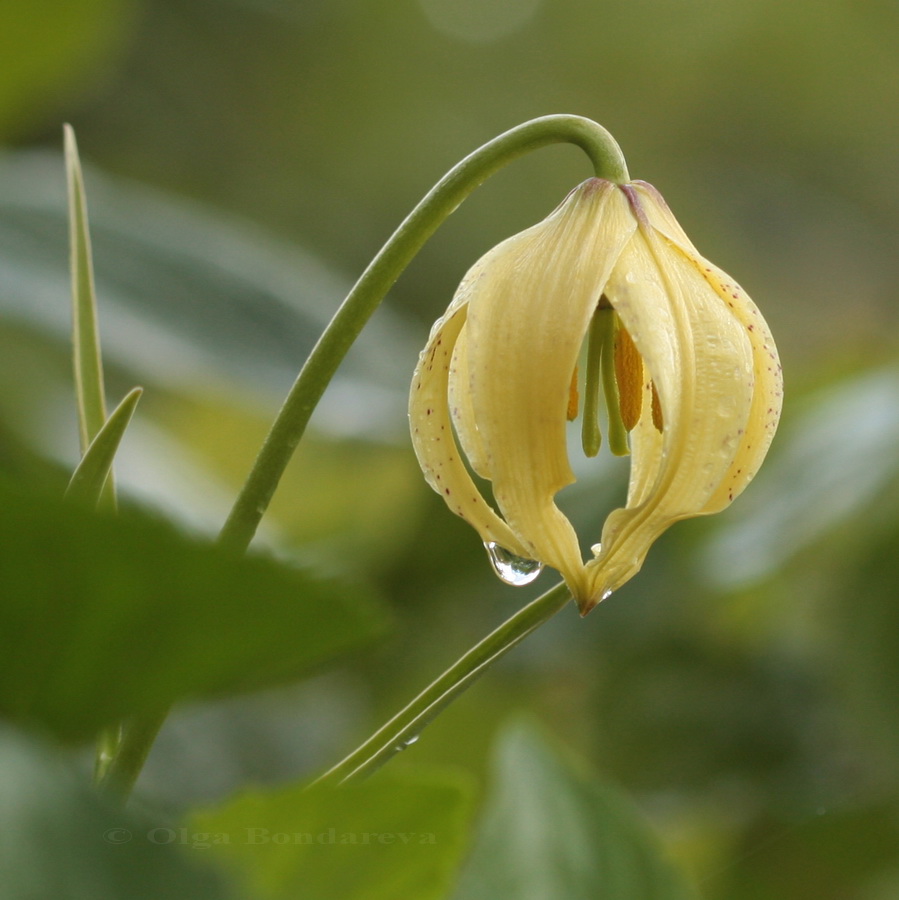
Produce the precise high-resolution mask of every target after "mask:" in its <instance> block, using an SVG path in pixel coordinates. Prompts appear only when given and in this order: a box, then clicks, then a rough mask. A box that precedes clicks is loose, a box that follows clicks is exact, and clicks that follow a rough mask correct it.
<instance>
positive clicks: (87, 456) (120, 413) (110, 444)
mask: <svg viewBox="0 0 899 900" xmlns="http://www.w3.org/2000/svg"><path fill="white" fill-rule="evenodd" d="M142 394H143V388H139V387H136V388H133V389H132V390H131V391H129V392H128V393H127V394H126V395H125V397H124V399H123V400H122V402H121V403H120V404H119V405H118V406H117V407H116V408H115V409H114V410H113V411H112V413H111V414H110V416H109V418H108V419H107V420H106V422H105V423H104V424H103V427H102V428H101V429H100V430H99V431H98V432H97V434H96V436H95V437H94V439H93V440H92V441H91V442H90V446H88V448H87V450H86V451H85V453H84V456H82V457H81V461H80V462H79V463H78V465H77V466H76V468H75V471H74V472H73V473H72V479H71V481H70V482H69V486H68V488H67V490H66V497H68V498H69V499H71V500H75V501H76V502H79V503H83V504H85V505H92V506H96V504H97V503H98V502H99V500H100V496H101V494H102V493H103V486H104V485H105V484H106V481H107V478H108V476H109V474H110V472H111V471H112V462H113V460H114V459H115V455H116V451H117V450H118V449H119V444H120V443H121V441H122V437H123V436H124V434H125V430H126V429H127V428H128V425H129V423H130V422H131V417H132V416H133V415H134V410H135V408H136V407H137V403H138V401H139V400H140V398H141V395H142Z"/></svg>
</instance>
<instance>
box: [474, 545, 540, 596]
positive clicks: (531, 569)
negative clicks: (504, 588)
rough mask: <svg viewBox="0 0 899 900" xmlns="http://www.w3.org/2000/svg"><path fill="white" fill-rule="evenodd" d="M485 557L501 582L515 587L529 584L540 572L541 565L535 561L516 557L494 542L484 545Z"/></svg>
mask: <svg viewBox="0 0 899 900" xmlns="http://www.w3.org/2000/svg"><path fill="white" fill-rule="evenodd" d="M484 547H485V549H486V550H487V555H488V556H489V557H490V565H492V566H493V571H494V572H496V574H497V575H498V576H499V578H500V580H501V581H505V583H506V584H511V585H513V586H515V587H522V586H523V585H525V584H530V583H531V582H532V581H533V580H534V579H535V578H536V577H537V576H538V575H539V574H540V573H541V572H542V571H543V563H542V562H538V561H537V560H536V559H527V558H526V557H524V556H516V555H515V554H514V553H512V552H511V551H510V550H506V548H505V547H501V546H500V545H499V544H497V543H496V541H489V542H488V543H486V544H484Z"/></svg>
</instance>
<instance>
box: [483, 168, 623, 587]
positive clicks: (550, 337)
mask: <svg viewBox="0 0 899 900" xmlns="http://www.w3.org/2000/svg"><path fill="white" fill-rule="evenodd" d="M635 227H636V222H635V220H634V217H633V214H632V213H631V211H630V208H629V206H628V203H627V201H626V198H625V197H624V196H623V195H622V194H621V193H620V191H619V190H618V189H617V188H616V187H614V186H613V185H611V184H610V183H609V182H604V181H599V180H596V179H593V180H591V181H589V182H585V184H584V185H581V186H580V187H579V188H578V189H577V190H576V191H575V192H574V193H573V194H572V195H570V196H569V198H568V200H566V202H565V203H563V204H562V206H561V207H559V209H557V210H556V212H555V213H553V214H552V215H551V216H550V217H549V218H548V219H546V220H544V221H543V222H541V223H540V224H539V225H537V226H535V227H534V228H531V229H529V230H528V231H525V232H523V233H522V234H519V235H516V236H515V237H513V238H511V239H509V240H508V241H506V242H504V243H503V244H501V245H500V246H499V247H497V248H495V250H493V251H491V253H490V254H488V255H489V257H490V262H489V265H485V266H484V268H483V269H482V278H481V280H480V281H479V284H478V288H477V290H476V291H474V292H473V293H472V297H471V302H470V308H469V318H468V324H467V348H466V352H467V355H468V360H467V364H468V368H469V378H470V384H471V401H472V409H473V416H474V419H475V420H476V421H477V423H478V429H479V433H480V439H481V441H482V442H483V451H484V465H485V469H486V471H487V472H489V473H490V474H491V475H492V479H493V490H494V496H495V497H496V501H497V504H498V505H499V508H500V509H501V510H502V513H503V516H504V517H505V519H506V521H507V522H508V523H509V525H510V527H511V528H512V529H513V530H514V531H515V533H516V534H517V535H518V536H519V537H520V539H521V541H522V543H523V544H524V545H525V546H526V547H527V548H528V550H529V554H530V555H532V556H534V557H535V558H536V559H539V560H541V561H542V562H544V563H546V564H548V565H551V566H553V567H554V568H556V569H558V570H559V571H560V572H561V573H562V574H563V576H564V577H565V579H566V581H567V582H568V584H569V586H570V587H571V588H572V590H573V591H574V592H575V593H576V594H578V595H579V596H583V593H584V581H583V579H584V566H583V559H582V556H581V551H580V548H579V545H578V540H577V537H576V535H575V533H574V530H573V529H572V527H571V525H570V523H569V522H568V519H567V518H566V517H565V516H564V515H563V514H562V513H561V512H560V510H559V509H558V508H557V507H556V505H555V503H554V497H555V495H556V493H557V492H558V491H559V490H561V489H562V488H563V487H565V485H568V484H570V483H571V482H572V481H573V480H574V477H573V475H572V472H571V468H570V465H569V461H568V453H567V446H566V412H567V407H568V398H569V392H570V385H571V373H572V371H573V369H574V366H575V364H576V362H577V359H578V355H579V353H580V349H581V344H582V341H583V337H584V334H585V332H586V330H587V326H588V324H589V322H590V318H591V316H592V314H593V311H594V309H595V308H596V305H597V303H598V301H599V298H600V295H601V294H602V290H603V287H604V285H605V282H606V280H607V279H608V277H609V274H610V272H611V270H612V268H613V266H614V264H615V261H616V259H617V257H618V254H619V253H620V251H621V248H622V246H623V245H624V244H625V243H626V242H627V240H628V239H629V238H630V236H631V234H632V233H633V231H634V229H635Z"/></svg>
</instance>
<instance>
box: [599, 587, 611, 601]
mask: <svg viewBox="0 0 899 900" xmlns="http://www.w3.org/2000/svg"><path fill="white" fill-rule="evenodd" d="M611 596H612V589H611V588H608V589H607V590H604V591H603V592H602V596H601V597H600V598H599V599H600V600H608V599H609V597H611Z"/></svg>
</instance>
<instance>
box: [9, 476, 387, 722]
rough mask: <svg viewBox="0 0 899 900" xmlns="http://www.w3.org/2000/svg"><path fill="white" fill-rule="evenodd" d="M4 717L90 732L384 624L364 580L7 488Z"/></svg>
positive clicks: (276, 677) (297, 663) (283, 668)
mask: <svg viewBox="0 0 899 900" xmlns="http://www.w3.org/2000/svg"><path fill="white" fill-rule="evenodd" d="M0 547H2V554H0V714H5V715H6V716H9V717H10V718H12V719H14V720H16V721H19V722H27V723H31V724H35V725H38V726H41V727H43V728H44V729H46V730H48V731H49V732H51V733H53V734H55V735H57V736H58V737H60V738H62V739H67V740H80V739H86V738H88V737H90V736H92V735H94V734H95V733H96V732H97V731H99V730H100V729H101V728H102V727H104V726H106V725H109V724H112V723H114V722H117V721H119V720H121V719H124V718H126V717H128V716H131V715H134V714H145V713H151V714H153V713H156V712H158V711H159V710H160V709H161V708H164V707H165V706H167V705H169V704H170V703H172V702H174V701H176V700H179V699H181V698H184V697H205V696H210V695H221V694H224V693H228V692H234V691H240V690H246V689H251V688H257V687H262V686H265V685H269V684H274V683H281V682H285V681H287V680H290V679H294V678H296V677H298V676H299V675H301V674H303V673H305V672H308V671H309V670H310V669H312V668H314V667H316V666H319V665H320V664H321V663H323V662H325V661H327V660H329V659H331V658H333V657H335V656H338V655H340V654H342V653H346V652H347V651H349V650H351V649H353V648H355V647H357V646H358V645H359V644H360V643H361V642H362V641H365V640H368V639H370V638H372V637H374V636H375V635H377V634H378V633H379V632H380V631H381V630H382V626H383V624H384V619H383V615H382V614H381V613H380V612H379V611H378V608H377V607H376V606H375V605H373V603H372V601H371V598H370V597H368V596H367V595H366V593H365V592H364V591H362V590H360V589H359V588H357V587H350V586H347V585H346V584H341V583H340V582H337V581H332V580H324V579H322V578H319V577H316V576H314V575H312V574H310V573H308V572H306V571H300V570H297V569H295V568H291V567H289V566H287V565H283V564H279V563H276V562H274V561H273V560H270V559H264V558H246V559H241V558H236V557H234V556H233V555H231V554H228V553H226V552H224V551H223V550H222V549H221V548H218V547H216V546H214V545H210V544H208V543H202V542H200V541H194V540H189V539H187V538H186V537H184V536H183V535H181V534H179V533H177V532H176V531H175V530H174V529H173V528H172V527H171V526H170V525H167V524H165V523H163V522H160V521H157V520H154V519H152V518H149V517H148V516H146V515H139V514H137V512H135V511H125V512H123V513H122V514H121V515H120V516H119V517H118V518H116V519H112V518H106V517H102V516H95V515H92V514H87V513H85V512H84V511H83V510H82V509H80V508H79V507H76V506H74V505H72V504H65V503H63V502H62V501H57V500H55V499H54V500H47V499H43V498H41V497H39V496H25V495H22V494H16V493H14V492H8V491H5V490H3V489H2V488H0Z"/></svg>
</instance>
